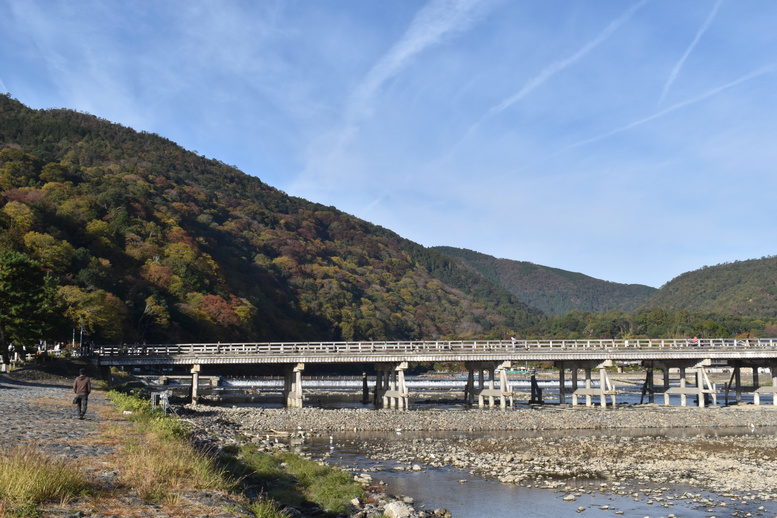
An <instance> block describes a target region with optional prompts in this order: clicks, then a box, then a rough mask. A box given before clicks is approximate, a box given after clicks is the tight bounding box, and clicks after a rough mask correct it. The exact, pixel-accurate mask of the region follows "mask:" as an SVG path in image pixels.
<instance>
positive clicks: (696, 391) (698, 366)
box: [657, 360, 718, 407]
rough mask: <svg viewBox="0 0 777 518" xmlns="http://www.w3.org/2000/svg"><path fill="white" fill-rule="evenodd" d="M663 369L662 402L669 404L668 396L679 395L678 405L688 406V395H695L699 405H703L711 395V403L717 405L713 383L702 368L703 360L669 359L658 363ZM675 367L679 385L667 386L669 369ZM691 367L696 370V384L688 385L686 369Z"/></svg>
mask: <svg viewBox="0 0 777 518" xmlns="http://www.w3.org/2000/svg"><path fill="white" fill-rule="evenodd" d="M657 364H658V365H660V366H661V368H662V369H663V370H664V387H665V388H664V404H665V405H667V406H668V405H669V396H671V395H673V394H679V395H680V406H688V396H689V395H695V396H696V398H697V401H698V405H699V407H704V406H705V405H706V403H707V398H708V397H711V399H712V405H713V406H715V405H717V402H718V399H717V389H716V388H715V385H714V384H713V383H712V382H711V381H710V378H709V376H708V375H707V371H706V369H705V368H704V364H705V360H703V361H698V360H674V361H672V360H670V361H664V362H660V363H658V362H657ZM671 368H676V369H679V371H680V386H679V387H670V386H669V369H671ZM687 368H693V369H695V371H696V385H695V386H688V385H687V383H688V381H687V377H686V369H687Z"/></svg>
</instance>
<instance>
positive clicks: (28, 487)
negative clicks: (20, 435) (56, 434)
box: [0, 444, 94, 516]
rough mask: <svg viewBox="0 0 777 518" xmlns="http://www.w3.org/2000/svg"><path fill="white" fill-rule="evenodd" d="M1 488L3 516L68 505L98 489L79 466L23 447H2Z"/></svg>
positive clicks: (4, 445)
mask: <svg viewBox="0 0 777 518" xmlns="http://www.w3.org/2000/svg"><path fill="white" fill-rule="evenodd" d="M0 488H1V490H2V493H1V494H0V506H1V507H0V509H2V510H3V511H0V515H3V516H4V515H5V513H6V511H7V510H10V509H18V508H22V509H23V508H29V507H33V506H35V505H37V504H40V503H43V502H47V501H51V500H59V501H62V502H65V501H68V500H69V499H72V498H74V497H78V496H81V495H84V494H86V493H87V492H89V491H90V490H93V489H94V487H93V485H92V484H91V483H90V482H89V480H87V478H86V477H85V476H84V475H83V474H82V473H81V471H80V470H79V468H78V466H77V465H76V464H74V463H72V462H69V461H67V460H65V459H55V458H52V457H51V456H49V455H47V454H45V453H44V452H42V451H40V450H39V449H37V448H35V447H34V446H31V445H21V446H20V445H19V444H14V445H13V446H11V445H8V444H3V445H0ZM17 514H18V513H17ZM22 514H23V513H22Z"/></svg>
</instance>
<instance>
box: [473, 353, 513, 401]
mask: <svg viewBox="0 0 777 518" xmlns="http://www.w3.org/2000/svg"><path fill="white" fill-rule="evenodd" d="M464 366H465V368H466V369H467V386H466V388H465V389H464V395H465V397H464V399H465V400H466V401H467V402H468V403H470V404H472V403H474V400H475V396H477V398H478V408H483V407H485V399H486V398H488V406H489V407H491V408H493V407H494V403H495V398H497V397H498V398H499V406H500V408H502V409H506V408H507V402H508V401H509V402H510V406H513V389H512V387H511V386H510V382H509V380H508V379H507V371H508V370H509V369H510V367H511V366H512V362H509V361H505V362H465V364H464ZM476 371H477V373H478V388H477V389H476V388H475V372H476ZM486 371H488V387H486V383H485V372H486ZM497 374H498V375H499V388H498V389H497V388H496V386H495V383H494V381H495V380H496V376H497Z"/></svg>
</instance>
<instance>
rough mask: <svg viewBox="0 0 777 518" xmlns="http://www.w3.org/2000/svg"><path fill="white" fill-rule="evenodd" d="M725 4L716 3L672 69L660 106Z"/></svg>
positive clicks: (720, 1) (659, 102)
mask: <svg viewBox="0 0 777 518" xmlns="http://www.w3.org/2000/svg"><path fill="white" fill-rule="evenodd" d="M722 3H723V0H718V1H717V2H715V5H714V6H713V7H712V11H710V14H709V15H708V16H707V19H706V20H704V23H703V24H702V26H701V28H700V29H699V30H698V31H697V32H696V37H694V38H693V41H692V42H691V44H690V45H689V46H688V48H687V49H685V53H684V54H683V56H682V57H681V58H680V60H679V61H678V62H677V63H676V64H675V66H674V68H673V69H672V72H671V73H670V74H669V78H668V79H667V80H666V83H665V84H664V89H663V90H662V92H661V98H660V99H659V100H658V106H661V104H662V103H663V102H664V98H665V97H666V94H667V93H668V92H669V89H670V88H671V87H672V84H673V83H674V82H675V79H677V76H678V75H679V74H680V70H681V69H682V68H683V65H684V64H685V60H686V59H688V56H690V55H691V52H693V49H694V48H695V47H696V44H697V43H699V40H701V37H702V36H704V33H705V32H707V29H709V27H710V25H712V21H713V20H714V19H715V15H716V14H717V13H718V9H720V5H721V4H722Z"/></svg>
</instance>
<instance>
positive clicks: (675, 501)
mask: <svg viewBox="0 0 777 518" xmlns="http://www.w3.org/2000/svg"><path fill="white" fill-rule="evenodd" d="M539 433H541V432H526V433H525V435H526V436H536V435H538V434H539ZM563 433H564V432H561V431H557V432H554V433H551V434H548V433H547V432H544V433H542V434H543V435H545V436H549V435H550V436H560V435H562V434H563ZM575 433H576V434H578V435H579V432H575ZM602 433H603V432H602ZM698 433H700V430H693V431H690V430H687V431H686V430H670V429H668V430H664V431H660V432H657V431H656V430H627V431H624V432H622V434H624V435H630V436H640V435H656V434H661V435H670V436H685V434H692V435H696V434H698ZM701 433H717V434H747V433H750V432H748V431H747V430H745V429H731V430H727V431H721V430H716V431H715V432H705V431H704V430H701ZM758 433H760V434H768V435H772V436H777V430H775V429H769V430H761V431H759V432H758ZM406 435H407V434H406ZM415 435H416V436H418V437H427V436H428V434H420V433H418V434H415ZM446 435H447V436H448V437H451V436H453V435H461V434H460V433H455V434H453V433H448V434H445V433H439V432H438V433H435V434H434V437H437V438H443V437H445V436H446ZM474 435H475V434H473V436H474ZM520 435H521V432H518V433H516V432H515V431H512V432H510V436H511V437H513V438H518V437H520ZM608 435H610V436H613V433H612V432H608ZM500 436H501V437H502V438H505V440H506V434H499V433H490V434H489V435H488V437H498V438H499V437H500ZM391 438H392V436H391V434H385V433H383V434H376V433H360V434H342V435H337V436H333V437H332V438H331V439H325V438H315V439H313V440H308V441H306V442H305V443H304V444H302V445H300V446H298V452H307V453H309V454H311V455H312V456H313V457H314V458H325V459H326V460H327V462H329V463H330V464H332V465H336V466H338V467H341V468H345V469H348V470H350V471H353V472H364V471H367V472H371V474H372V476H373V478H374V479H375V480H379V481H381V482H383V483H385V485H386V488H387V492H389V493H391V494H393V495H398V496H409V497H411V498H413V500H414V506H415V507H416V508H418V509H426V510H428V511H433V510H434V509H437V508H445V509H448V510H450V511H451V512H452V514H453V516H454V518H493V517H516V518H524V517H526V518H530V517H531V518H536V517H538V516H542V517H544V516H548V517H572V516H577V515H579V514H581V513H582V514H583V516H587V517H596V518H604V517H608V518H614V517H617V516H626V517H640V518H641V517H668V516H669V515H670V514H673V515H675V516H677V517H678V518H681V517H688V518H702V517H704V518H710V517H722V516H732V517H750V516H755V517H760V516H764V517H767V516H770V517H774V516H777V502H775V501H761V500H759V499H757V498H756V497H755V495H752V494H749V493H748V492H746V491H745V492H741V493H736V494H725V495H720V494H713V493H710V492H707V491H700V490H698V489H697V488H693V487H682V486H671V485H669V486H667V485H660V486H659V485H650V484H633V483H629V481H622V484H623V488H624V489H625V488H626V487H635V486H636V489H629V490H628V495H626V496H624V495H619V494H615V493H613V492H612V491H611V490H612V489H613V486H617V485H618V484H621V482H618V481H608V482H609V483H608V485H609V486H610V487H609V489H610V491H606V492H605V491H602V490H601V489H602V487H601V481H600V480H569V481H567V484H566V486H567V487H572V488H575V489H577V491H563V490H561V489H559V488H545V487H542V486H541V485H538V486H535V487H524V486H518V485H512V484H503V483H501V482H499V481H498V480H496V479H492V478H486V477H483V476H481V475H479V474H477V473H473V472H469V471H462V470H459V469H456V468H451V467H445V468H430V467H428V466H425V467H423V468H422V469H421V470H419V471H412V470H408V469H406V467H405V466H403V465H402V464H400V463H398V462H392V461H385V460H375V459H373V458H370V457H369V456H366V455H365V454H364V452H365V450H366V449H367V448H366V446H367V445H368V444H369V443H370V442H372V441H382V442H386V441H389V442H390V441H391ZM405 438H407V437H405ZM396 468H400V469H396ZM613 482H614V483H613ZM570 494H573V495H575V497H576V498H575V500H574V501H565V500H564V497H565V496H567V495H570ZM658 495H660V496H658ZM691 495H692V496H691Z"/></svg>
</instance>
